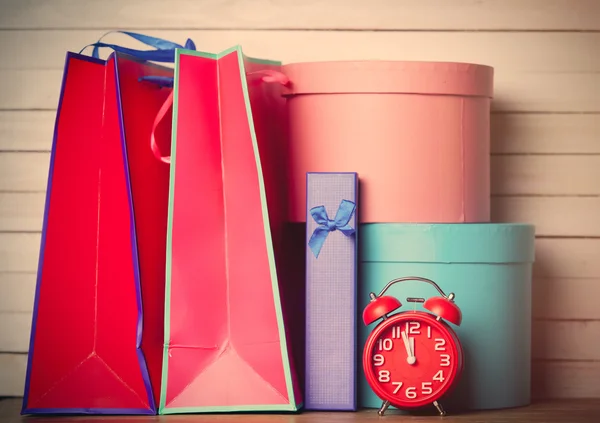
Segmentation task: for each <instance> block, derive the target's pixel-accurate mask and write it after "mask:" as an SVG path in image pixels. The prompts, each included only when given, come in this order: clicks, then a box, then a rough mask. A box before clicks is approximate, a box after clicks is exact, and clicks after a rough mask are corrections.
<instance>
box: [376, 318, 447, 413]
mask: <svg viewBox="0 0 600 423" xmlns="http://www.w3.org/2000/svg"><path fill="white" fill-rule="evenodd" d="M402 332H404V333H405V334H406V337H407V338H408V340H409V347H407V346H406V345H405V341H404V339H403V335H402ZM447 336H448V335H446V334H445V332H442V331H440V330H439V329H438V328H437V327H435V326H431V325H429V324H428V323H427V322H419V321H403V322H399V323H398V324H396V325H394V326H392V327H391V328H388V329H386V330H385V331H384V332H383V333H382V334H381V336H380V337H379V338H378V339H377V340H376V342H375V344H374V348H373V351H372V354H373V355H372V361H371V362H372V367H373V370H374V374H375V377H376V379H377V382H378V383H379V385H380V386H381V387H383V389H384V390H385V391H386V392H388V394H391V395H393V396H394V397H396V398H398V399H399V400H405V401H418V400H419V399H420V398H422V397H425V396H429V395H432V394H434V393H435V392H436V391H438V390H439V389H441V388H442V387H443V386H444V384H445V383H444V382H445V381H446V380H447V378H448V376H449V375H450V374H451V373H452V371H453V368H454V366H455V363H454V358H453V356H452V352H451V351H452V350H451V348H450V344H449V342H450V339H449V338H447ZM410 338H413V341H412V343H413V344H414V351H412V354H413V355H414V357H415V358H416V362H415V363H414V364H412V365H411V364H410V363H409V362H408V361H407V357H408V352H407V348H410V347H411V346H410V344H411V342H410Z"/></svg>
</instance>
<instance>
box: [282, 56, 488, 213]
mask: <svg viewBox="0 0 600 423" xmlns="http://www.w3.org/2000/svg"><path fill="white" fill-rule="evenodd" d="M282 71H283V73H284V74H285V75H286V76H287V77H288V78H289V80H290V83H289V84H288V86H287V87H285V88H284V95H285V96H286V97H287V104H288V113H289V116H288V119H289V137H290V139H289V148H290V151H289V154H288V171H289V172H290V175H291V180H290V182H289V186H288V188H289V189H288V196H289V198H288V201H289V203H288V204H289V207H290V210H289V216H288V217H289V220H290V221H292V222H304V221H306V209H305V205H306V172H357V173H358V176H359V178H360V197H361V200H360V212H359V215H358V216H359V219H360V222H362V223H377V222H416V223H417V222H418V223H422V222H426V223H460V222H489V220H490V158H489V155H490V104H491V98H492V94H493V68H492V67H489V66H484V65H475V64H468V63H449V62H401V61H399V62H395V61H394V62H387V61H356V62H352V61H341V62H311V63H293V64H288V65H285V66H283V68H282Z"/></svg>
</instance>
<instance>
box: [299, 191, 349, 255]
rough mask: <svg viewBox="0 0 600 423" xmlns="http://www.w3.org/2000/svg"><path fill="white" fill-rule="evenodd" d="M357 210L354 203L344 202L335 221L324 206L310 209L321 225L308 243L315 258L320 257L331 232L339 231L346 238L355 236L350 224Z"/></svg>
mask: <svg viewBox="0 0 600 423" xmlns="http://www.w3.org/2000/svg"><path fill="white" fill-rule="evenodd" d="M355 209H356V204H354V203H353V202H352V201H349V200H342V202H341V203H340V206H339V207H338V210H337V212H336V214H335V219H333V220H331V219H329V216H327V210H325V207H324V206H317V207H313V208H312V209H310V214H311V216H312V217H313V219H314V220H315V221H316V222H317V223H318V224H319V226H317V227H316V228H315V230H314V231H313V233H312V235H311V237H310V240H309V241H308V246H309V247H310V249H311V251H312V252H313V254H314V255H315V257H319V253H320V252H321V248H322V247H323V244H324V243H325V239H326V238H327V236H328V235H329V232H333V231H336V230H338V231H340V232H341V233H343V234H344V235H346V236H351V235H352V234H354V232H355V230H354V228H352V227H351V226H350V225H349V224H348V222H350V219H351V218H352V214H353V213H354V210H355Z"/></svg>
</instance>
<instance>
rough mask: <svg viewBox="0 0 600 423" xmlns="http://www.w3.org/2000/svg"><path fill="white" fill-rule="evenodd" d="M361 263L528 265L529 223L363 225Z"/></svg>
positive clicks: (530, 249)
mask: <svg viewBox="0 0 600 423" xmlns="http://www.w3.org/2000/svg"><path fill="white" fill-rule="evenodd" d="M359 239H360V242H359V249H360V252H359V254H360V260H361V261H362V262H421V263H422V262H430V263H531V262H533V261H534V260H535V245H534V244H535V227H534V226H533V225H530V224H520V223H515V224H510V223H457V224H403V223H366V224H362V225H360V228H359Z"/></svg>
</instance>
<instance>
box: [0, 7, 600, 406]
mask: <svg viewBox="0 0 600 423" xmlns="http://www.w3.org/2000/svg"><path fill="white" fill-rule="evenodd" d="M111 29H130V30H138V31H142V32H145V33H148V34H151V35H156V36H160V37H164V38H167V39H171V40H174V41H178V42H180V43H183V42H184V41H185V39H186V38H187V37H191V38H192V39H193V40H194V41H195V42H196V44H197V46H198V48H199V49H200V50H205V51H220V50H223V49H225V48H228V47H230V46H233V45H235V44H238V43H239V44H241V45H242V46H243V48H244V50H245V52H246V53H248V54H250V55H252V56H258V57H264V58H273V59H279V60H282V61H284V62H292V61H309V60H336V59H392V60H450V61H466V62H474V63H482V64H487V65H492V66H494V67H495V91H496V98H495V100H494V103H493V114H492V168H493V169H492V173H493V175H492V179H493V181H492V191H493V198H492V203H493V218H494V220H495V221H502V222H511V221H527V222H531V223H534V224H535V225H536V226H537V260H538V261H537V263H536V265H535V270H534V273H535V279H534V300H533V301H534V317H535V319H534V339H533V341H534V348H533V356H534V372H533V385H534V395H535V396H536V397H596V398H600V306H598V298H600V119H599V117H600V116H599V113H600V1H598V0H503V1H501V0H496V1H494V0H455V1H448V0H369V1H352V0H345V1H343V0H330V1H326V0H302V1H299V0H254V1H241V0H204V1H201V0H170V1H164V0H121V1H118V0H45V1H44V0H37V1H34V0H0V57H2V58H3V59H4V60H1V61H0V396H2V395H12V396H20V395H22V392H23V382H24V374H25V363H26V357H27V356H26V353H27V349H28V337H29V329H30V321H31V311H32V304H33V293H34V283H35V271H36V266H37V259H38V249H39V243H40V229H41V224H42V214H43V203H44V195H45V192H44V190H45V187H46V178H47V171H48V162H49V148H50V145H51V141H52V131H53V120H54V116H55V111H56V106H57V102H58V93H59V89H60V83H61V75H62V68H63V63H64V56H65V52H66V51H67V50H72V51H79V50H80V48H81V47H83V46H84V45H86V44H88V43H90V42H94V41H95V40H96V39H97V38H98V37H99V36H101V35H102V34H103V33H105V32H106V31H108V30H111ZM109 37H111V38H107V40H112V41H119V42H120V41H122V39H121V38H119V37H118V36H113V35H110V36H109ZM507 313H510V305H507Z"/></svg>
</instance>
